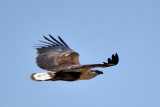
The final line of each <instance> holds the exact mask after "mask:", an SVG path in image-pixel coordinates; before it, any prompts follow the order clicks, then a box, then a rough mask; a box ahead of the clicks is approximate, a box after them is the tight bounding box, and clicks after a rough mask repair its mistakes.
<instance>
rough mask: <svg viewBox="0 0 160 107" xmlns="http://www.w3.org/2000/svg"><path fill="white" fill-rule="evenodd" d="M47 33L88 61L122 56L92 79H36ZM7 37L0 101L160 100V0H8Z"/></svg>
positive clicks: (68, 104) (28, 104)
mask: <svg viewBox="0 0 160 107" xmlns="http://www.w3.org/2000/svg"><path fill="white" fill-rule="evenodd" d="M48 34H51V35H53V36H54V37H57V35H60V36H61V37H62V38H63V39H64V40H65V41H66V43H67V44H68V45H69V46H70V47H71V48H72V49H73V50H75V51H76V52H78V53H80V62H81V64H92V63H93V64H94V63H102V62H104V61H106V60H107V58H108V57H111V55H112V54H113V53H118V54H119V57H120V62H119V64H118V65H117V66H114V67H110V68H105V69H101V68H99V70H102V71H104V75H99V76H98V77H96V78H94V79H92V80H81V81H77V82H61V81H59V82H35V81H31V80H30V78H29V77H30V74H32V73H35V72H46V71H44V70H42V69H40V68H38V67H37V65H36V63H35V58H36V56H37V54H36V50H35V49H34V48H33V47H32V46H33V45H34V44H37V43H39V42H38V40H44V39H43V37H42V36H43V35H45V36H47V35H48ZM0 39H1V42H0V46H1V52H0V56H1V59H0V67H1V70H0V106H1V107H82V106H83V107H160V1H159V0H1V1H0Z"/></svg>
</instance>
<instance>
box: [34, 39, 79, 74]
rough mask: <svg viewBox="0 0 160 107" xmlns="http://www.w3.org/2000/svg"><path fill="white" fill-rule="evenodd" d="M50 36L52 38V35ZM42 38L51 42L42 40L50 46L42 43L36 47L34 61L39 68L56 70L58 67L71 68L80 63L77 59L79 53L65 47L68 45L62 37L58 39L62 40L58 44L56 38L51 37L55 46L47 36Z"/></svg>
mask: <svg viewBox="0 0 160 107" xmlns="http://www.w3.org/2000/svg"><path fill="white" fill-rule="evenodd" d="M50 37H51V38H52V36H50ZM44 38H45V39H46V40H48V41H49V42H51V43H53V44H51V43H48V42H43V43H46V44H50V46H49V45H44V46H42V47H40V48H37V51H38V56H37V58H36V63H37V65H38V66H39V67H40V68H42V69H45V70H48V71H58V70H59V69H64V68H71V67H75V66H77V65H80V63H79V60H78V57H79V54H78V53H77V52H75V51H73V50H72V49H70V48H69V47H67V46H68V45H66V43H65V42H64V41H63V40H62V39H60V41H61V42H62V41H63V42H62V43H61V44H60V42H59V41H58V40H56V39H55V38H54V39H53V38H52V39H53V40H54V41H55V42H56V44H58V46H57V45H55V42H53V41H51V40H50V39H48V38H47V37H45V36H44ZM63 44H64V45H63ZM46 46H48V47H46Z"/></svg>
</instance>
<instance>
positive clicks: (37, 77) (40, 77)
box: [30, 72, 55, 81]
mask: <svg viewBox="0 0 160 107" xmlns="http://www.w3.org/2000/svg"><path fill="white" fill-rule="evenodd" d="M54 76H55V74H54V73H52V72H46V73H34V74H32V75H31V76H30V78H31V79H32V80H34V81H47V80H49V79H52V78H53V77H54Z"/></svg>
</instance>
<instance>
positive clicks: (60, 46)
mask: <svg viewBox="0 0 160 107" xmlns="http://www.w3.org/2000/svg"><path fill="white" fill-rule="evenodd" d="M49 36H50V38H51V39H49V38H47V37H45V36H44V38H45V39H46V40H47V41H48V42H44V41H40V42H42V43H45V44H47V45H42V46H40V47H37V48H36V49H37V52H38V53H37V54H38V56H37V58H36V63H37V65H38V66H39V67H40V68H42V69H44V70H47V71H51V72H48V73H35V74H32V75H31V79H32V80H35V81H57V80H62V81H76V80H85V79H91V78H94V77H95V76H97V75H99V74H102V72H101V71H99V70H90V69H92V68H96V67H103V68H104V67H109V66H114V65H116V64H118V62H119V58H118V55H117V54H115V55H112V58H108V63H106V62H104V63H103V64H91V65H80V63H79V60H78V57H79V54H78V53H77V52H75V51H73V50H72V49H71V48H70V47H69V46H68V45H67V44H66V43H65V42H64V41H63V40H62V39H61V38H60V37H59V36H58V39H59V40H60V41H58V40H56V39H55V38H54V37H52V36H51V35H49Z"/></svg>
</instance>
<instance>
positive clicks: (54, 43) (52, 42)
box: [33, 34, 69, 48]
mask: <svg viewBox="0 0 160 107" xmlns="http://www.w3.org/2000/svg"><path fill="white" fill-rule="evenodd" d="M48 35H49V37H50V39H49V38H47V37H46V36H44V35H43V38H44V39H45V40H47V41H48V42H44V41H40V40H39V41H40V42H42V43H44V45H42V46H33V47H36V48H47V47H51V46H66V47H69V46H68V45H67V44H66V43H65V42H64V41H63V40H62V38H61V37H60V36H58V39H59V40H60V41H58V40H57V39H55V38H54V37H53V36H52V35H50V34H48ZM46 44H47V45H46Z"/></svg>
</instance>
